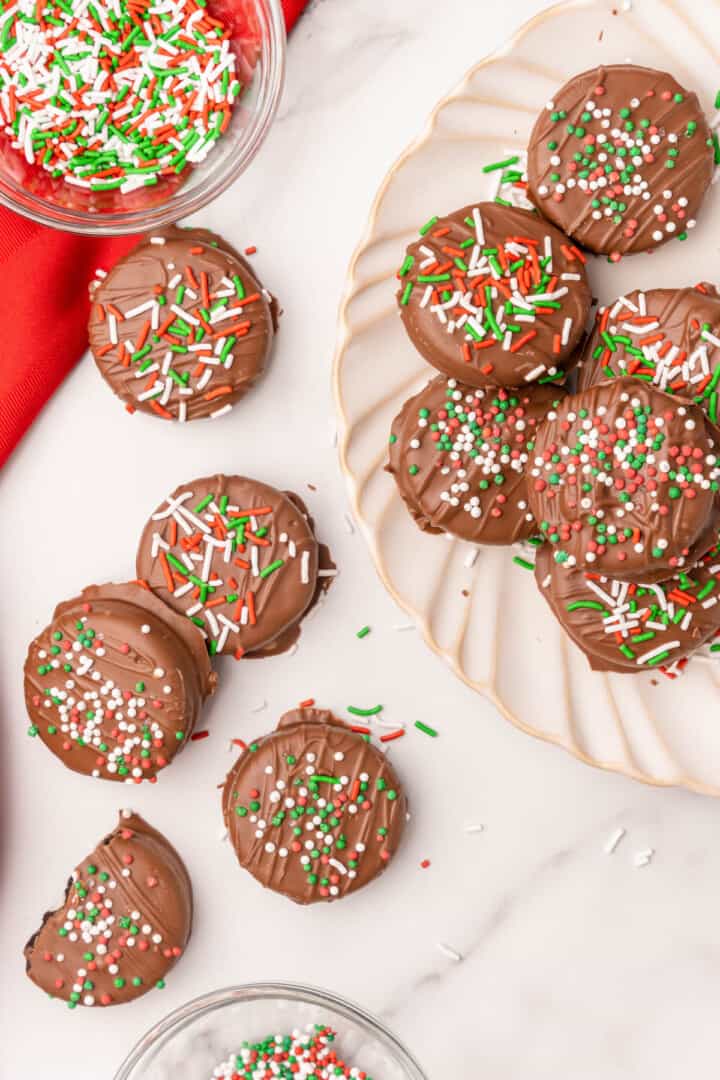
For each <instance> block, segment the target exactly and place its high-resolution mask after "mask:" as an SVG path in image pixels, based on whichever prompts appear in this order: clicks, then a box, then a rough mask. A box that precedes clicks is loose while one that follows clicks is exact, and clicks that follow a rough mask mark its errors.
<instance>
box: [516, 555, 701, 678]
mask: <svg viewBox="0 0 720 1080" xmlns="http://www.w3.org/2000/svg"><path fill="white" fill-rule="evenodd" d="M718 575H720V545H717V544H716V545H715V547H714V548H713V549H712V550H711V551H709V552H708V553H707V554H706V555H705V556H704V557H703V558H702V559H701V560H700V561H699V562H698V563H696V564H695V565H694V566H689V567H688V568H687V569H686V570H685V571H683V572H681V573H679V574H677V575H675V576H674V577H672V578H671V579H670V580H669V581H661V582H659V583H658V584H656V585H635V584H632V583H631V582H628V581H618V580H617V579H613V578H607V577H603V576H602V575H599V574H595V573H592V572H590V573H588V572H587V571H584V570H578V569H575V570H565V569H563V568H562V567H561V566H559V565H558V563H557V562H556V561H555V559H554V558H553V552H552V549H551V547H550V545H549V544H544V545H543V546H542V547H541V548H540V549H539V551H538V552H537V557H536V560H535V579H536V581H537V583H538V586H539V588H540V591H541V592H542V594H543V596H544V597H545V599H546V600H547V602H548V604H549V605H550V608H551V609H552V611H553V612H554V614H555V616H556V618H557V619H558V621H559V622H560V623H561V625H562V626H563V627H564V629H565V630H566V632H567V633H568V634H569V635H570V637H571V638H572V639H573V641H574V642H575V644H576V645H578V646H579V647H580V648H581V649H582V651H583V652H584V653H585V654H586V656H587V658H588V661H589V663H590V667H591V668H593V670H594V671H617V672H632V673H634V674H638V673H639V672H641V671H645V670H648V669H649V668H653V667H658V666H660V667H661V668H663V669H665V668H668V667H671V666H673V665H676V664H678V663H679V662H681V661H683V660H684V659H685V658H687V657H688V656H690V655H691V654H692V653H693V652H694V651H695V649H697V648H699V646H700V645H703V644H704V643H705V642H706V641H709V640H710V638H712V637H714V636H715V634H716V633H717V631H718V630H720V602H719V600H720V587H719V584H720V583H719V581H718Z"/></svg>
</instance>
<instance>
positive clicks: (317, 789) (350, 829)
mask: <svg viewBox="0 0 720 1080" xmlns="http://www.w3.org/2000/svg"><path fill="white" fill-rule="evenodd" d="M222 805H223V815H224V818H225V824H226V827H227V829H228V833H229V836H230V841H231V843H232V845H233V847H234V849H235V852H236V854H237V857H238V860H239V862H240V864H241V866H243V867H244V868H245V869H246V870H249V871H250V873H251V874H252V875H253V877H255V878H257V880H258V881H259V882H260V884H261V885H264V886H265V887H266V888H269V889H273V890H274V891H276V892H280V893H282V894H283V895H284V896H287V897H289V898H290V899H291V900H295V901H296V902H297V903H299V904H312V903H315V902H317V901H331V900H337V899H340V898H342V897H344V896H347V895H348V894H349V893H351V892H355V891H356V890H357V889H359V888H361V887H362V886H363V885H366V884H368V882H370V881H372V880H373V879H374V878H375V877H377V876H378V874H380V873H382V872H383V871H384V870H385V869H386V867H387V865H388V863H389V862H390V860H391V859H392V857H393V856H394V855H395V852H396V851H397V848H398V846H399V844H400V841H401V839H402V834H403V830H404V828H405V821H406V817H407V803H406V799H405V795H404V792H403V789H402V786H401V784H400V781H399V780H398V778H397V776H396V774H395V771H394V770H393V769H392V767H391V766H390V764H389V763H388V761H387V759H386V757H385V755H384V754H382V753H381V752H380V751H379V750H378V749H376V748H375V747H374V746H372V745H371V744H370V743H369V742H366V741H365V740H364V739H363V738H362V736H361V735H359V734H357V733H355V732H353V731H351V730H350V728H349V727H347V726H346V725H345V724H343V723H342V722H341V721H340V720H337V719H336V718H335V717H334V716H333V714H332V713H331V712H329V711H328V710H325V709H311V708H299V709H293V710H292V711H291V712H288V713H285V715H284V716H283V717H282V718H281V720H280V723H279V724H278V726H277V730H276V731H274V732H272V733H271V734H270V735H265V736H264V737H263V738H261V739H257V740H256V741H255V742H253V743H251V744H250V745H249V746H248V748H247V749H246V750H244V751H243V753H242V754H241V755H240V757H239V758H238V760H237V761H236V763H235V765H234V766H233V767H232V769H231V770H230V772H229V773H228V775H227V779H226V781H225V788H224V791H223V800H222Z"/></svg>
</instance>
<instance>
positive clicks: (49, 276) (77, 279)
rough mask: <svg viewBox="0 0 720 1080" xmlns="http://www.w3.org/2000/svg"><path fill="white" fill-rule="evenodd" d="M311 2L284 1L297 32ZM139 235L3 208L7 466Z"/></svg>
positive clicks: (1, 393) (1, 433)
mask: <svg viewBox="0 0 720 1080" xmlns="http://www.w3.org/2000/svg"><path fill="white" fill-rule="evenodd" d="M308 2H309V0H282V6H283V12H284V15H285V24H286V26H287V29H288V30H291V29H292V28H293V26H294V25H295V23H296V22H297V20H298V18H299V16H300V14H301V12H302V11H303V9H304V8H305V7H307V4H308ZM136 239H137V238H136V237H129V236H122V237H107V238H106V237H102V238H96V237H81V236H73V235H71V234H69V233H62V232H57V231H56V230H54V229H48V228H46V227H45V226H44V225H36V224H35V223H34V222H32V221H28V220H27V219H26V218H23V217H20V216H19V215H18V214H15V213H13V211H12V210H7V209H5V208H4V207H0V282H1V283H2V300H1V301H0V322H1V323H2V328H3V334H2V340H1V341H0V466H2V465H3V464H4V463H5V461H6V460H7V458H8V457H9V456H10V454H11V452H12V450H13V449H14V447H15V446H16V445H17V443H18V442H19V441H20V439H21V438H22V436H23V435H24V434H25V432H26V431H27V429H28V427H29V426H30V424H31V423H32V422H33V420H34V419H35V417H36V416H37V414H38V413H39V412H40V410H41V409H42V407H43V405H44V404H45V403H46V401H47V400H48V399H49V398H50V396H51V394H53V393H54V392H55V390H56V389H57V387H58V386H59V385H60V383H61V382H62V380H63V379H64V378H65V376H66V375H67V374H68V372H69V371H70V370H71V369H72V368H73V367H74V366H75V364H76V363H77V361H78V360H79V359H80V357H81V356H82V354H83V352H84V351H85V349H86V347H87V319H88V294H87V283H88V282H89V281H90V280H91V278H92V276H93V274H94V272H95V270H96V268H97V267H98V266H102V267H107V266H111V265H112V264H113V263H114V262H116V261H117V259H119V258H121V257H122V256H123V255H124V254H125V253H126V252H127V251H129V250H130V248H132V246H133V245H134V243H135V242H136Z"/></svg>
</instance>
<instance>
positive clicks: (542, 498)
mask: <svg viewBox="0 0 720 1080" xmlns="http://www.w3.org/2000/svg"><path fill="white" fill-rule="evenodd" d="M718 440H720V436H719V435H718V432H717V431H716V429H715V428H714V427H713V426H712V425H711V424H710V423H709V422H708V421H707V418H706V416H705V414H704V413H703V411H702V410H701V409H700V408H699V407H698V406H697V405H693V404H692V403H691V402H686V401H681V400H678V399H677V398H672V397H669V396H668V395H667V394H663V393H661V392H660V391H659V390H655V389H653V388H652V387H650V386H647V385H646V384H645V383H640V382H638V381H637V380H635V379H632V378H622V379H615V380H614V381H612V382H606V383H600V384H599V385H597V386H592V387H590V388H589V389H587V390H584V391H582V392H581V393H579V394H574V395H573V396H571V397H568V398H566V399H565V400H564V401H563V402H562V403H561V405H560V406H559V407H558V409H557V418H556V419H554V420H550V421H548V422H547V423H545V424H542V425H541V427H540V429H539V431H538V434H537V438H536V441H535V458H534V462H533V465H532V469H531V470H530V472H531V476H532V478H533V482H531V483H530V484H529V485H528V497H529V501H530V508H531V510H532V512H533V514H534V516H535V519H536V521H537V522H538V524H539V525H540V531H541V534H542V535H543V536H544V537H545V539H546V540H548V541H550V543H551V544H552V545H553V547H554V551H555V556H554V557H555V559H556V560H557V561H558V562H559V563H561V564H562V566H563V567H565V568H567V569H571V568H572V567H575V566H578V567H585V568H586V569H589V570H595V571H597V572H599V573H602V574H605V575H607V576H609V577H617V578H620V579H622V580H630V581H633V580H634V581H643V582H655V581H662V580H663V579H664V578H667V577H668V576H670V575H672V574H673V573H675V572H676V571H677V570H680V569H683V568H684V567H686V566H688V565H690V564H692V562H694V561H695V560H697V559H698V558H699V557H700V556H701V555H702V554H703V553H704V552H705V551H706V550H707V549H708V547H709V546H710V545H711V544H712V543H713V540H714V538H715V536H716V534H717V527H718V522H719V521H720V501H719V499H718V489H719V487H720V483H719V482H720V467H719V466H718V457H717V454H718Z"/></svg>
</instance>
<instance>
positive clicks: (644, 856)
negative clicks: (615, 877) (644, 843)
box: [633, 847, 655, 870]
mask: <svg viewBox="0 0 720 1080" xmlns="http://www.w3.org/2000/svg"><path fill="white" fill-rule="evenodd" d="M654 854H655V849H654V848H651V847H649V848H645V849H644V850H643V851H637V852H636V853H635V855H634V857H633V865H634V866H635V867H636V868H637V869H638V870H639V869H640V868H641V867H643V866H647V865H648V864H649V863H651V862H652V858H653V855H654Z"/></svg>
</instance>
